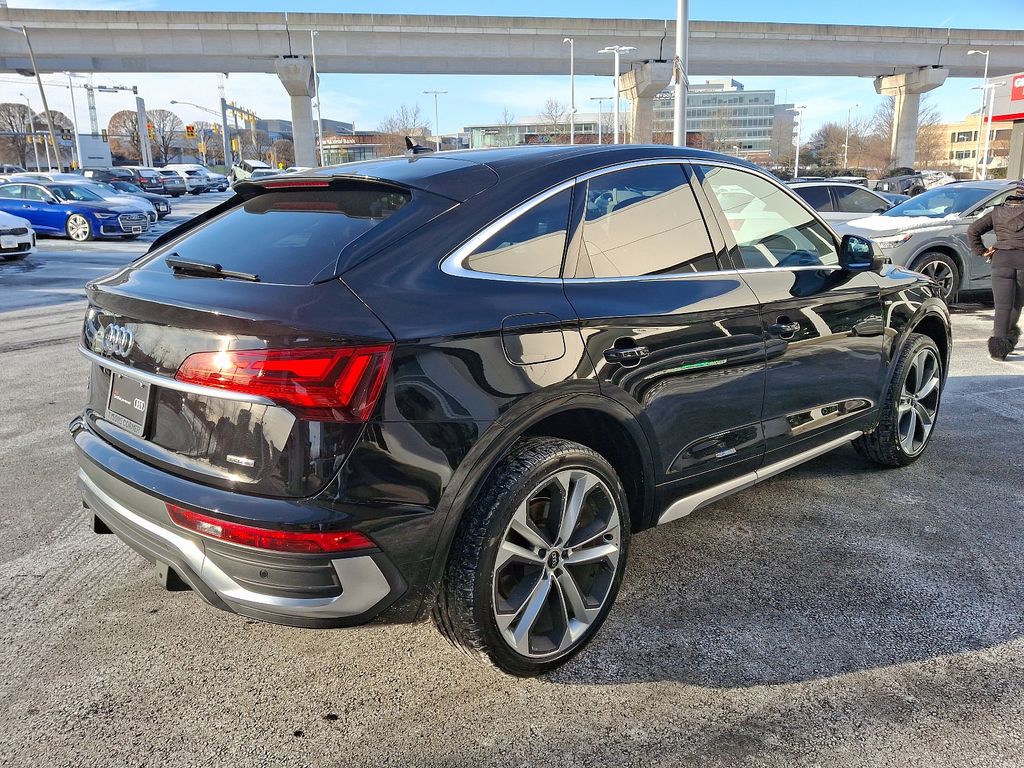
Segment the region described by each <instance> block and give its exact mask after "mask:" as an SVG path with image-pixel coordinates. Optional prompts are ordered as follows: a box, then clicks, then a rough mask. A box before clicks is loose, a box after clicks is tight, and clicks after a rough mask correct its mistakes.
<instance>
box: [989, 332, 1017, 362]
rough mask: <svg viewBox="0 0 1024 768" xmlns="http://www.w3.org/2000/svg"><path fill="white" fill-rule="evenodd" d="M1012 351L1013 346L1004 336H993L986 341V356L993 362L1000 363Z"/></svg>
mask: <svg viewBox="0 0 1024 768" xmlns="http://www.w3.org/2000/svg"><path fill="white" fill-rule="evenodd" d="M1012 351H1013V344H1012V343H1010V340H1009V339H1008V338H1007V337H1006V336H993V337H991V338H990V339H989V340H988V354H989V357H991V358H992V359H993V360H999V361H1000V362H1002V361H1003V360H1005V359H1006V356H1007V355H1008V354H1010V353H1011V352H1012Z"/></svg>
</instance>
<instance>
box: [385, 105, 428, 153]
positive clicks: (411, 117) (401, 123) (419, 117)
mask: <svg viewBox="0 0 1024 768" xmlns="http://www.w3.org/2000/svg"><path fill="white" fill-rule="evenodd" d="M377 131H378V133H380V134H381V137H380V140H381V154H382V155H385V156H386V155H400V154H402V153H403V152H405V137H406V136H426V135H427V121H426V119H425V118H424V117H423V114H422V112H420V107H419V105H418V104H414V105H413V106H412V107H408V106H406V105H405V104H402V105H401V106H400V107H399V108H398V111H397V112H394V113H393V114H391V115H389V116H388V117H386V118H384V119H383V120H381V122H380V123H379V124H378V125H377Z"/></svg>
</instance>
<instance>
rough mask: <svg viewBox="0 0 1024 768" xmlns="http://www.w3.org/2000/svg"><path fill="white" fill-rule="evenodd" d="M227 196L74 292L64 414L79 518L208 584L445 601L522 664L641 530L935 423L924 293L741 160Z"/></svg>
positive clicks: (573, 639) (558, 649)
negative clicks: (75, 344) (79, 495)
mask: <svg viewBox="0 0 1024 768" xmlns="http://www.w3.org/2000/svg"><path fill="white" fill-rule="evenodd" d="M236 193H237V194H236V195H235V196H234V197H232V198H231V199H230V200H228V201H226V202H225V203H223V204H221V205H220V206H218V207H216V208H214V209H212V210H210V211H209V212H207V213H205V214H202V215H200V216H199V217H197V218H196V219H193V220H192V221H190V222H188V223H187V224H184V225H182V226H180V227H179V228H177V229H176V230H173V231H171V232H169V233H167V234H165V235H163V236H162V237H160V238H158V239H157V240H156V242H155V243H154V244H153V247H152V248H151V250H150V252H149V254H148V256H147V257H145V258H143V259H141V260H139V261H137V262H135V263H133V264H131V265H130V266H129V267H127V268H125V269H122V270H121V271H119V272H117V273H115V274H113V275H110V276H108V277H106V278H103V279H100V280H98V281H95V282H93V283H91V284H90V285H89V286H88V297H89V308H88V314H87V316H86V319H85V326H84V330H83V336H82V338H83V344H84V347H83V353H84V354H85V356H86V357H87V358H88V359H89V360H90V361H92V363H93V365H92V366H91V374H90V376H91V378H90V387H89V401H88V404H87V405H86V408H85V411H84V413H83V414H82V415H81V416H80V417H79V418H76V419H75V420H74V421H73V422H72V424H71V432H72V434H73V435H74V441H75V444H76V446H77V455H78V460H79V463H80V467H81V469H80V473H79V479H80V483H81V487H82V490H83V493H84V498H85V503H86V504H87V505H88V507H89V508H90V509H91V510H92V513H93V525H94V527H95V530H96V531H98V532H101V533H107V532H114V533H116V534H118V535H119V536H120V537H121V538H122V539H124V540H125V541H126V542H127V543H128V544H130V545H131V546H132V547H134V548H135V549H137V550H138V551H139V552H141V553H142V554H144V555H145V556H146V557H148V558H149V559H150V560H152V561H153V562H154V563H156V564H157V567H158V571H159V573H160V576H161V579H162V581H163V583H164V584H165V585H166V586H168V587H185V586H187V587H191V588H192V589H194V590H195V591H196V592H197V593H198V594H199V595H200V596H202V597H203V598H204V599H205V600H207V601H208V602H210V603H212V604H213V605H215V606H217V607H219V608H224V609H227V610H231V611H235V612H237V613H240V614H243V615H245V616H251V617H255V618H258V619H263V620H267V621H272V622H280V623H284V624H291V625H297V626H303V627H334V626H342V625H347V624H357V623H361V622H366V621H368V620H370V619H373V618H375V617H382V618H387V619H389V620H392V621H409V620H414V619H417V618H420V617H424V616H427V615H430V614H433V616H434V618H435V620H436V622H437V624H438V625H439V627H440V628H441V630H442V631H443V632H444V633H445V635H447V637H448V638H449V639H450V640H451V641H452V642H453V643H455V644H456V645H458V646H460V647H462V648H464V649H467V650H469V651H471V652H478V653H479V655H481V656H483V657H485V658H489V659H490V660H491V661H492V662H493V663H495V664H497V665H498V666H499V667H501V668H503V669H505V670H507V671H509V672H511V673H514V674H520V675H529V674H537V673H540V672H543V671H545V670H548V669H551V668H552V667H554V666H556V665H558V664H560V663H562V662H564V661H565V660H566V659H568V658H569V657H570V656H571V655H572V654H573V653H575V652H576V651H578V650H579V649H580V648H581V647H582V646H583V645H584V644H585V643H586V642H587V641H588V640H589V638H590V637H591V636H592V635H593V633H594V632H595V630H596V629H597V628H598V627H599V625H600V624H601V623H602V621H603V620H604V618H605V616H606V615H607V613H608V611H609V609H610V607H611V605H612V602H613V600H614V598H615V595H616V593H617V591H618V588H619V583H620V581H621V579H622V573H623V568H624V565H625V562H626V556H627V551H628V547H629V542H630V538H631V536H632V535H634V534H636V533H637V532H639V531H641V530H643V529H645V528H651V527H653V526H656V525H659V524H661V523H667V522H670V521H673V520H678V519H679V518H682V517H684V516H686V515H688V514H690V513H691V512H693V511H694V510H697V509H699V508H701V507H704V506H705V505H708V504H710V503H712V502H714V501H715V500H717V499H720V498H722V497H724V496H726V495H728V494H730V493H733V492H735V491H738V490H740V489H743V488H746V487H748V486H751V485H753V484H754V483H756V482H758V481H759V480H763V479H765V478H767V477H771V476H773V475H775V474H777V473H779V472H782V471H784V470H786V469H789V468H790V467H793V466H796V465H797V464H800V463H801V462H803V461H806V460H808V459H811V458H813V457H815V456H818V455H820V454H822V453H824V452H826V451H829V450H831V449H833V448H838V447H840V446H844V445H846V444H848V443H851V442H852V443H853V444H854V445H855V446H856V447H857V449H858V450H859V451H860V452H861V453H862V454H863V455H864V456H866V457H868V458H869V459H871V460H873V461H875V462H877V463H879V464H882V465H891V466H899V465H905V464H909V463H911V462H913V461H915V460H916V459H917V458H919V457H920V456H921V455H922V453H923V452H924V450H925V448H926V447H927V445H928V442H929V438H930V436H931V434H932V429H933V426H934V423H935V418H936V415H937V412H938V409H939V398H940V394H941V391H942V387H943V384H944V381H945V377H946V371H947V361H948V358H949V350H950V335H949V324H948V314H947V311H946V307H945V305H944V304H943V302H942V301H941V300H939V299H938V298H937V293H936V291H937V289H936V286H935V284H934V283H932V282H930V281H928V280H927V279H926V278H924V277H923V276H921V275H919V274H915V273H911V272H907V271H904V270H901V269H898V268H895V267H892V266H890V265H885V264H883V260H882V259H881V258H880V255H879V254H880V252H879V251H878V250H877V249H876V248H875V247H874V246H873V245H872V243H870V241H868V240H865V239H863V238H860V237H857V236H848V237H845V238H843V239H842V241H840V240H839V238H838V237H837V236H836V235H835V234H834V233H833V232H832V231H831V230H830V229H829V227H828V226H827V225H826V224H824V223H823V222H822V221H821V219H819V218H818V216H817V214H815V213H814V212H813V211H812V210H811V209H810V208H808V207H807V206H806V205H805V204H804V203H803V202H801V201H800V200H799V199H798V198H797V197H795V196H794V195H793V194H792V193H791V192H790V191H789V190H787V189H786V188H785V186H784V185H782V184H781V183H779V182H778V181H776V180H775V179H773V178H771V177H770V176H768V175H766V174H764V173H763V172H761V171H760V170H758V169H757V168H755V167H754V166H752V165H749V164H747V163H745V162H743V161H741V160H737V159H735V158H730V157H725V156H722V155H716V154H712V153H708V152H702V151H699V150H690V149H681V148H673V147H664V146H589V147H582V146H580V147H564V146H563V147H550V148H537V147H531V148H525V147H523V148H509V149H495V150H488V151H479V152H460V153H439V154H430V155H423V156H419V157H410V158H390V159H384V160H375V161H369V162H365V163H353V164H349V165H344V166H339V167H336V168H325V169H319V170H314V171H310V172H307V173H304V174H301V175H300V174H296V175H293V176H287V177H274V178H269V179H266V180H264V181H261V182H248V183H240V184H238V185H237V187H236ZM851 492H853V491H852V490H851ZM681 557H685V555H681Z"/></svg>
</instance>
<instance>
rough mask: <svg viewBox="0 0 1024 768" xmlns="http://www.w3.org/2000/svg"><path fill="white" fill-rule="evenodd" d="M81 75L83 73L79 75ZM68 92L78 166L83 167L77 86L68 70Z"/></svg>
mask: <svg viewBox="0 0 1024 768" xmlns="http://www.w3.org/2000/svg"><path fill="white" fill-rule="evenodd" d="M77 77H81V75H77ZM68 93H70V94H71V126H72V128H74V131H75V154H76V155H77V157H78V167H79V168H81V167H82V138H81V136H80V134H79V133H78V109H77V108H76V107H75V87H74V85H73V84H72V83H71V73H70V72H68Z"/></svg>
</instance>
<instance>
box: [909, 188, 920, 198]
mask: <svg viewBox="0 0 1024 768" xmlns="http://www.w3.org/2000/svg"><path fill="white" fill-rule="evenodd" d="M922 192H924V187H911V188H910V189H909V190H908V191H907V194H908V195H910V196H911V197H917V196H918V195H920V194H921V193H922Z"/></svg>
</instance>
